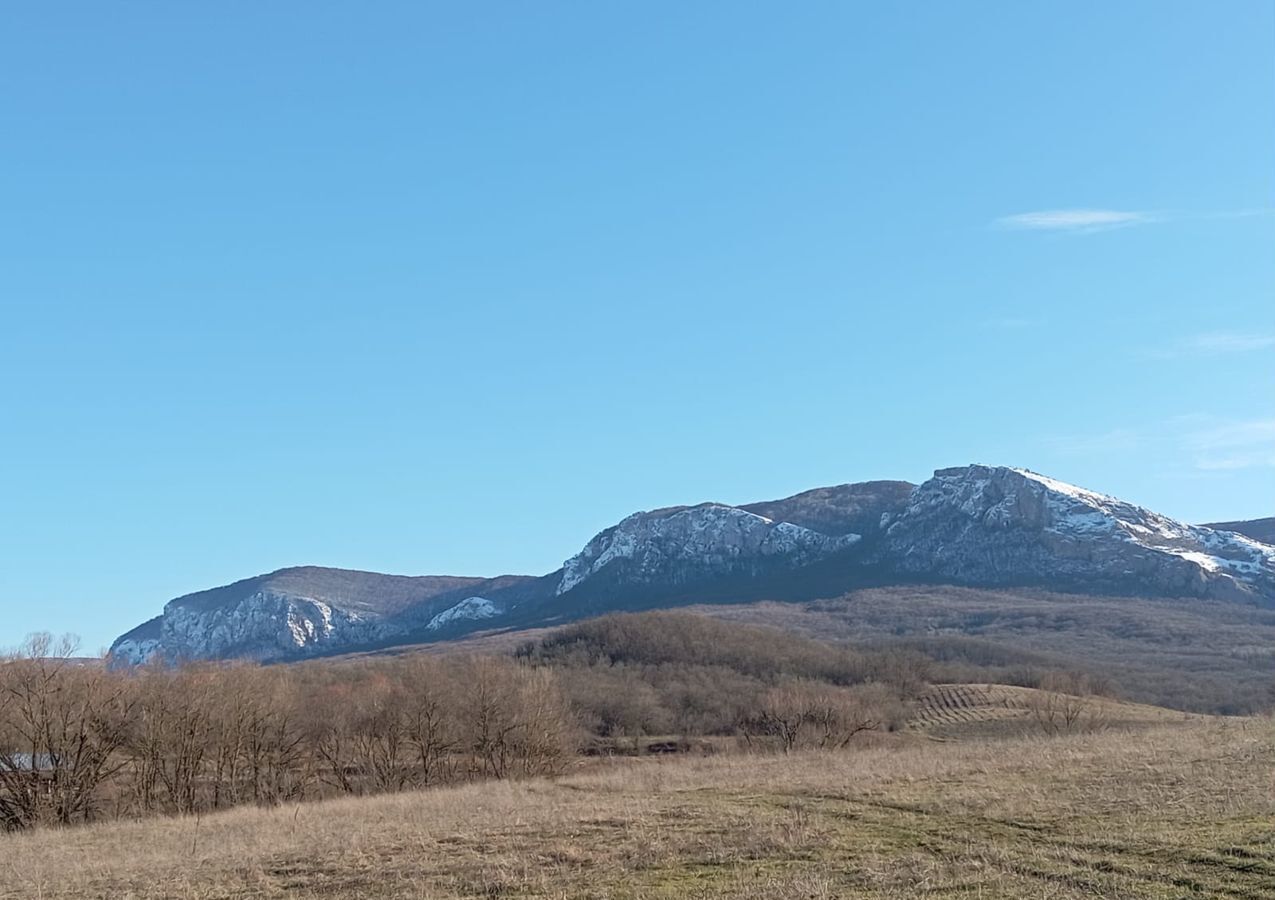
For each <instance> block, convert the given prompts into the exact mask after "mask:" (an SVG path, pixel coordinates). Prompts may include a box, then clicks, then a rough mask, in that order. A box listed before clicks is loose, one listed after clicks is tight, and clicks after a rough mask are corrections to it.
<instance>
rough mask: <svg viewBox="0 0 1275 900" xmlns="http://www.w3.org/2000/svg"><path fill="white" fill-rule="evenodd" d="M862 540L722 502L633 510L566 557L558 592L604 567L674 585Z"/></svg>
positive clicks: (822, 554)
mask: <svg viewBox="0 0 1275 900" xmlns="http://www.w3.org/2000/svg"><path fill="white" fill-rule="evenodd" d="M859 540H860V536H859V535H857V534H843V535H827V534H822V533H820V532H818V531H813V530H811V529H809V528H803V527H802V526H800V525H793V524H792V523H791V522H776V521H774V520H773V519H768V518H766V517H765V516H760V515H757V514H756V513H751V512H747V511H745V510H743V509H740V508H738V507H734V506H725V505H722V504H720V503H705V504H702V505H700V506H691V507H680V508H674V509H668V510H656V511H654V512H639V513H634V514H633V515H631V516H629V517H628V518H626V519H624V520H623V521H621V522H620V523H619V524H618V525H615V526H613V527H611V528H608V529H606V530H605V531H603V532H601V533H600V534H598V535H597V536H596V537H594V538H593V539H592V540H591V541H589V543H588V544H586V545H585V547H584V549H583V550H581V551H580V552H579V553H577V554H576V555H575V556H573V557H571V558H570V559H568V560H567V561H566V563H564V564H563V569H562V580H561V582H559V584H558V590H557V593H558V594H565V593H566V592H567V591H570V590H573V589H575V588H577V587H579V586H581V585H582V584H584V583H585V582H586V581H588V580H589V579H591V578H593V577H595V576H597V575H599V574H600V573H602V572H603V571H604V570H607V569H617V568H618V569H622V570H623V571H622V573H621V574H622V577H623V579H624V580H625V581H626V582H628V583H630V584H653V583H657V582H659V583H667V584H670V585H680V584H686V583H688V582H692V581H697V580H702V579H707V578H711V577H713V576H720V575H734V574H741V573H743V574H756V573H757V571H758V570H759V569H760V568H761V567H763V566H764V565H773V564H779V565H786V566H800V565H802V564H805V563H810V562H814V561H815V560H818V559H824V558H826V557H828V556H830V555H832V554H834V553H837V552H839V551H841V550H844V549H846V548H847V547H849V546H851V545H852V544H854V543H856V542H857V541H859Z"/></svg>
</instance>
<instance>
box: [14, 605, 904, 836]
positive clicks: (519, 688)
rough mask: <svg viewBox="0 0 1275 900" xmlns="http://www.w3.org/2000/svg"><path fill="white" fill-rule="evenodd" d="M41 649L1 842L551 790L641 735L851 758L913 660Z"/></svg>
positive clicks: (777, 640)
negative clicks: (450, 792) (570, 770)
mask: <svg viewBox="0 0 1275 900" xmlns="http://www.w3.org/2000/svg"><path fill="white" fill-rule="evenodd" d="M73 653H74V644H73V643H72V642H71V641H69V640H61V641H59V640H55V639H53V638H51V637H49V636H47V635H38V636H35V637H33V638H32V639H30V640H28V642H27V643H26V644H25V645H24V646H23V647H22V648H20V649H19V650H18V651H16V652H13V653H9V654H7V655H4V656H0V829H8V830H18V829H25V828H30V827H33V826H36V825H40V824H45V823H48V824H55V825H67V824H72V823H76V822H83V821H90V820H93V819H98V818H107V817H129V816H146V815H155V814H173V813H176V814H191V813H200V812H204V811H209V810H216V809H224V808H228V807H232V806H236V805H240V804H246V803H254V804H272V803H281V802H287V801H298V800H303V799H311V798H318V797H325V796H334V795H340V794H365V793H375V792H386V791H400V790H407V789H414V788H422V787H428V786H432V785H437V784H443V783H449V782H456V781H464V780H476V779H503V778H511V777H523V776H533V775H545V774H553V773H557V772H560V771H562V770H563V769H564V768H565V767H566V766H568V765H569V764H570V763H571V761H572V760H573V759H574V758H575V757H576V756H577V755H578V754H579V753H580V752H581V751H585V750H590V751H594V752H596V750H597V748H598V747H599V746H602V747H611V748H615V747H617V746H619V745H620V744H621V743H622V742H623V741H624V740H626V739H631V740H633V741H636V740H637V739H638V738H641V737H643V736H657V735H663V736H676V737H681V738H689V737H695V736H712V735H717V736H735V737H737V738H738V740H739V741H740V743H741V744H744V745H746V746H750V747H752V748H754V749H763V748H765V749H772V748H777V749H782V750H784V751H791V750H794V749H797V748H800V747H806V746H810V747H824V748H829V749H835V748H844V747H846V746H847V745H848V744H849V743H850V741H851V740H852V739H853V738H854V737H855V735H857V734H860V733H862V732H864V731H874V730H884V729H889V728H893V727H895V726H897V725H898V724H900V723H901V722H902V721H903V719H904V717H905V713H904V710H905V706H904V703H905V701H906V700H907V698H908V697H910V696H912V695H914V694H915V693H916V692H918V691H919V690H920V689H921V688H923V687H924V685H925V677H924V676H925V672H924V666H925V663H924V660H923V659H921V658H920V657H916V656H914V655H908V654H898V653H886V652H881V653H857V652H852V651H850V650H848V649H845V648H838V647H832V646H829V645H826V644H822V643H819V642H816V641H813V640H808V639H805V638H800V637H796V636H793V635H788V634H784V633H781V632H777V631H774V630H771V629H765V628H754V627H749V626H743V625H737V624H732V623H727V622H719V621H715V620H711V619H706V618H702V617H698V616H694V615H690V614H685V613H646V614H629V615H613V616H606V617H602V618H600V619H596V620H592V621H588V622H583V623H579V624H577V625H574V626H569V627H567V628H564V629H561V630H559V631H558V632H556V633H553V634H551V635H549V636H548V637H546V638H544V639H542V640H540V641H538V642H535V643H531V644H528V645H526V646H524V647H522V648H521V649H519V650H518V651H517V652H516V653H514V654H513V655H512V656H479V657H456V656H432V655H426V654H414V655H404V656H399V657H379V658H368V659H363V660H329V661H319V660H316V661H310V662H306V663H300V664H293V665H277V666H260V665H248V664H236V665H226V664H198V665H184V666H160V665H155V666H148V667H143V668H141V669H132V670H112V669H111V668H109V667H107V666H105V665H103V664H102V662H101V661H83V660H76V659H75V658H74V657H73Z"/></svg>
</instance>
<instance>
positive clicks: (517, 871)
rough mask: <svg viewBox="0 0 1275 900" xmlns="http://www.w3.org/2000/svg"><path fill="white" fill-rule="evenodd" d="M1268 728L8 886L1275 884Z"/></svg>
mask: <svg viewBox="0 0 1275 900" xmlns="http://www.w3.org/2000/svg"><path fill="white" fill-rule="evenodd" d="M1273 741H1275V731H1272V726H1271V723H1270V722H1269V721H1263V720H1229V721H1224V720H1215V719H1205V718H1198V717H1193V718H1190V719H1187V720H1184V721H1180V722H1178V723H1176V724H1163V725H1158V726H1152V727H1151V729H1150V730H1147V731H1143V732H1140V733H1139V734H1138V735H1137V736H1136V737H1131V736H1130V735H1129V734H1128V733H1126V732H1124V731H1123V730H1120V729H1108V730H1105V731H1102V732H1100V733H1095V734H1085V735H1071V736H1060V737H1045V736H1043V735H1041V734H1039V733H1037V734H1034V735H1024V736H1022V737H1018V738H1009V739H997V740H991V741H987V740H970V741H966V742H961V743H935V742H931V741H928V740H923V739H915V740H912V741H910V742H909V741H907V740H905V739H904V737H903V736H900V737H898V738H897V739H896V740H895V741H892V742H891V743H890V744H889V745H888V746H881V747H875V748H867V749H862V750H860V751H858V752H855V753H845V752H831V751H816V752H803V753H794V754H792V755H786V756H785V755H776V754H762V755H756V754H744V755H728V756H715V757H711V758H707V759H702V758H697V757H686V756H682V757H671V758H665V759H639V760H634V759H625V760H614V761H600V762H594V763H593V764H591V766H590V767H589V768H588V769H587V770H585V771H581V772H577V773H575V774H570V775H567V776H565V777H561V778H557V779H553V780H545V779H532V780H525V781H499V782H497V781H486V782H477V783H472V784H460V785H453V786H444V787H441V788H438V789H434V790H429V791H425V792H414V793H399V794H393V795H381V796H375V797H353V798H344V799H336V800H327V801H323V802H321V803H316V804H303V805H292V804H289V805H284V806H278V807H244V808H240V809H236V810H231V811H228V812H225V813H218V814H216V815H213V816H205V817H203V818H202V819H197V818H194V817H183V818H170V819H159V820H154V819H152V820H147V821H141V822H113V823H100V824H96V825H90V826H88V827H84V828H77V829H70V830H53V829H50V830H43V831H35V832H30V833H26V834H19V835H10V836H3V835H0V871H2V872H3V875H2V876H0V897H3V898H5V900H8V898H14V900H19V898H20V900H28V898H33V897H43V898H48V900H53V898H60V900H88V898H100V897H130V898H133V900H177V898H181V900H229V898H244V897H255V898H269V897H284V896H287V897H297V898H315V900H317V898H325V900H354V898H359V900H416V898H422V897H430V898H438V900H449V898H481V897H525V898H544V900H549V898H563V897H593V898H599V900H601V898H611V900H656V898H668V900H671V898H692V897H697V898H710V897H736V898H742V897H756V898H772V900H797V898H802V900H809V898H815V900H830V898H834V897H842V898H894V900H903V898H917V897H936V898H937V897H952V896H969V897H984V898H989V900H998V898H999V900H1009V898H1023V897H1052V898H1057V900H1072V898H1075V900H1079V898H1089V897H1121V898H1169V897H1251V898H1262V897H1275V888H1273V887H1272V886H1273V885H1275V846H1272V843H1271V837H1272V830H1271V822H1272V821H1275V791H1273V788H1275V784H1272V781H1271V777H1272V772H1275V751H1273V749H1272V746H1273Z"/></svg>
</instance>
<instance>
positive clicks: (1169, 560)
mask: <svg viewBox="0 0 1275 900" xmlns="http://www.w3.org/2000/svg"><path fill="white" fill-rule="evenodd" d="M884 547H885V549H884V553H885V556H886V558H887V559H889V560H890V562H891V564H892V565H893V566H894V567H895V568H896V569H897V570H898V571H899V572H900V574H901V575H906V574H914V575H918V576H922V577H925V578H927V579H932V580H948V581H955V582H959V583H963V584H973V585H1008V584H1017V585H1021V584H1042V585H1050V586H1054V587H1058V588H1072V589H1076V588H1080V589H1093V590H1106V591H1118V592H1122V593H1124V592H1130V593H1138V594H1144V595H1162V596H1192V597H1209V598H1216V599H1227V600H1244V601H1254V602H1267V603H1269V602H1272V601H1273V600H1275V547H1270V546H1267V545H1264V544H1260V543H1258V542H1256V541H1253V540H1250V539H1248V538H1246V537H1244V536H1242V535H1238V534H1232V533H1228V532H1221V531H1214V530H1213V529H1210V528H1206V527H1203V526H1195V525H1187V524H1185V523H1182V522H1178V521H1176V520H1174V519H1170V518H1168V517H1166V516H1162V515H1159V514H1157V513H1154V512H1151V511H1150V510H1147V509H1143V508H1142V507H1140V506H1135V505H1134V504H1131V503H1126V502H1124V501H1122V500H1118V499H1116V498H1114V497H1109V496H1106V495H1104V494H1098V493H1094V492H1093V491H1087V490H1084V489H1083V488H1078V487H1075V486H1073V485H1069V484H1065V483H1063V482H1060V481H1056V480H1054V479H1052V478H1047V477H1045V476H1043V475H1038V474H1036V473H1034V472H1030V471H1028V470H1026V469H1013V468H1006V467H991V466H964V467H961V468H955V469H941V470H939V471H938V472H936V473H935V474H934V477H933V478H932V479H930V480H929V481H927V482H925V483H924V484H922V485H920V486H919V487H918V488H917V489H916V490H915V491H914V492H913V493H912V496H911V498H910V500H909V502H908V504H907V506H906V507H904V509H903V510H902V511H900V512H899V513H897V514H895V515H894V516H891V517H890V519H889V520H888V521H887V527H886V536H885V542H884Z"/></svg>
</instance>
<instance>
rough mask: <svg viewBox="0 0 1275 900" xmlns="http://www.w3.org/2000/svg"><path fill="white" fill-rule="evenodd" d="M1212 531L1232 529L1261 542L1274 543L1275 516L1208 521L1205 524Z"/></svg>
mask: <svg viewBox="0 0 1275 900" xmlns="http://www.w3.org/2000/svg"><path fill="white" fill-rule="evenodd" d="M1205 527H1206V528H1212V529H1213V530H1214V531H1234V532H1235V533H1236V534H1242V535H1244V536H1245V537H1250V538H1252V539H1253V540H1255V541H1261V542H1262V543H1263V544H1275V516H1271V517H1270V518H1268V519H1247V520H1243V521H1239V522H1210V523H1209V524H1208V525H1206V526H1205Z"/></svg>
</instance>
